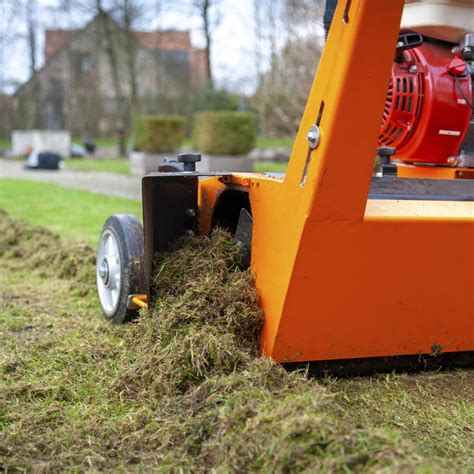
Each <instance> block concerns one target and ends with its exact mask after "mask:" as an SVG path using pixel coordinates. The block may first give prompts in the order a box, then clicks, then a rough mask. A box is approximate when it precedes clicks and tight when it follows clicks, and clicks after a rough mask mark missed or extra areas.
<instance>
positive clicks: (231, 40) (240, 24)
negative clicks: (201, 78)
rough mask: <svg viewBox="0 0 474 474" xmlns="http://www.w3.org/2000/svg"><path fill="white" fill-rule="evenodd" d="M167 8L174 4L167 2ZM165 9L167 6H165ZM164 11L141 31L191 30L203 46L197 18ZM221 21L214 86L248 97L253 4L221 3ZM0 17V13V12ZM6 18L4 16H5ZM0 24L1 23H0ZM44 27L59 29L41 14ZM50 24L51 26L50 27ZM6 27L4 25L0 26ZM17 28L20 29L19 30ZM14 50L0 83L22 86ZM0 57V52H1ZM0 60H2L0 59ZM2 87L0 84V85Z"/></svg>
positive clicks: (19, 55)
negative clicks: (8, 82) (232, 90)
mask: <svg viewBox="0 0 474 474" xmlns="http://www.w3.org/2000/svg"><path fill="white" fill-rule="evenodd" d="M15 1H16V0H0V5H2V4H3V6H5V5H6V4H5V2H15ZM59 2H60V0H38V4H39V6H40V7H41V9H42V10H43V11H44V10H47V8H46V7H55V6H57V5H58V3H59ZM167 2H168V5H169V4H170V3H171V4H172V2H173V0H167ZM165 5H166V4H165ZM174 10H175V9H173V10H170V9H169V8H166V7H165V8H164V10H163V13H162V14H161V17H160V20H159V21H155V24H153V23H152V24H150V26H149V28H146V27H145V28H144V29H155V28H161V29H178V30H190V31H191V37H192V41H193V44H194V45H195V46H204V39H203V37H202V33H201V31H200V30H199V25H200V22H199V18H198V17H193V16H191V15H189V13H188V12H186V11H185V10H181V11H174ZM220 11H221V16H220V21H219V24H218V26H217V28H216V29H215V32H214V48H213V51H212V62H213V72H214V75H215V78H216V82H217V84H221V85H225V86H226V87H229V88H231V89H234V90H238V91H240V92H244V93H246V92H247V93H249V92H251V91H252V90H253V89H254V87H255V77H256V73H255V71H256V65H255V59H254V54H253V53H254V37H255V35H254V24H253V17H252V11H253V0H222V6H221V10H220ZM0 16H2V12H1V11H0ZM4 16H5V15H4ZM83 20H84V21H83ZM85 20H87V18H84V19H82V18H80V19H78V22H79V24H80V23H81V22H82V23H84V22H85ZM0 21H1V19H0ZM43 21H44V23H46V25H47V26H50V27H56V28H57V27H61V25H57V24H55V22H54V20H53V18H52V17H51V16H50V15H48V14H47V13H46V14H44V18H43ZM51 23H52V24H51ZM3 26H5V25H3ZM18 28H21V27H20V26H18ZM39 36H40V37H39V46H40V51H41V54H40V57H39V58H38V63H39V65H42V64H43V60H44V56H43V44H44V33H43V32H41V34H40V35H39ZM17 43H18V44H16V46H14V45H11V46H9V45H8V44H7V45H6V46H5V51H4V56H3V57H4V64H5V70H4V71H0V73H1V74H0V82H3V81H2V78H3V79H4V81H5V82H4V85H5V84H6V81H10V80H11V79H13V80H14V81H16V82H19V83H22V82H25V81H26V80H27V79H28V76H29V73H28V61H27V60H26V58H27V56H26V49H25V42H24V41H22V42H17ZM0 54H1V51H0ZM0 59H1V58H0ZM0 87H1V84H0ZM4 89H6V90H7V92H10V93H11V92H13V90H14V87H13V86H9V87H4Z"/></svg>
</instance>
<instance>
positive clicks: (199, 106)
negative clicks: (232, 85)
mask: <svg viewBox="0 0 474 474" xmlns="http://www.w3.org/2000/svg"><path fill="white" fill-rule="evenodd" d="M240 102H241V98H240V97H239V96H238V95H237V94H232V93H231V92H229V91H228V90H226V89H212V88H210V87H207V88H205V89H202V90H200V91H198V92H197V93H196V94H195V95H194V97H193V110H194V111H196V112H201V111H204V110H205V111H209V110H233V111H237V110H239V105H240Z"/></svg>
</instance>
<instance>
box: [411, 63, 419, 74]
mask: <svg viewBox="0 0 474 474" xmlns="http://www.w3.org/2000/svg"><path fill="white" fill-rule="evenodd" d="M410 72H411V73H412V74H416V73H417V72H418V66H417V65H416V64H412V65H411V66H410Z"/></svg>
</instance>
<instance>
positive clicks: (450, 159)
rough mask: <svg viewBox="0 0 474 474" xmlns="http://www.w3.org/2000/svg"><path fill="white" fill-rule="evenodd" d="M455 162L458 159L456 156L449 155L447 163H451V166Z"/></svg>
mask: <svg viewBox="0 0 474 474" xmlns="http://www.w3.org/2000/svg"><path fill="white" fill-rule="evenodd" d="M457 162H458V160H457V158H456V157H455V156H450V157H449V158H448V163H449V164H450V165H452V166H453V165H455V164H456V163H457Z"/></svg>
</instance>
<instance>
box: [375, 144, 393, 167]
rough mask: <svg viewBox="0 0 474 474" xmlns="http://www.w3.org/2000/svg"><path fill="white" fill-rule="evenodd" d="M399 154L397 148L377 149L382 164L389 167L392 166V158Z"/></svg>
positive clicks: (383, 147)
mask: <svg viewBox="0 0 474 474" xmlns="http://www.w3.org/2000/svg"><path fill="white" fill-rule="evenodd" d="M396 152H397V149H396V148H392V147H389V146H382V147H380V148H377V156H378V157H379V158H380V164H382V165H388V164H390V157H391V156H392V155H395V153H396Z"/></svg>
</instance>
